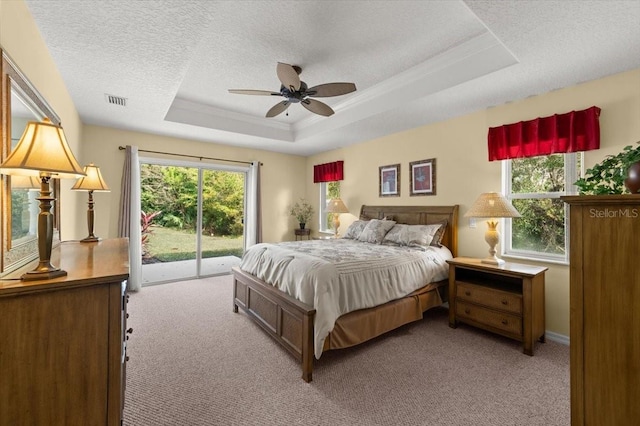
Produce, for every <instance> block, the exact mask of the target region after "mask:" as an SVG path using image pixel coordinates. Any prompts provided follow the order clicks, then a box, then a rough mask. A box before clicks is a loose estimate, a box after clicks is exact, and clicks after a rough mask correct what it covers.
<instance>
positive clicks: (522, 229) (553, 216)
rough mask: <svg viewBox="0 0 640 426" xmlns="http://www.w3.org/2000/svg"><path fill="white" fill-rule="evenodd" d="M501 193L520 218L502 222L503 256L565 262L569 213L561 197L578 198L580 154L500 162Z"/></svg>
mask: <svg viewBox="0 0 640 426" xmlns="http://www.w3.org/2000/svg"><path fill="white" fill-rule="evenodd" d="M502 166H503V169H502V170H503V173H502V176H503V192H504V194H505V195H506V197H507V198H508V199H510V200H511V202H512V203H513V206H514V207H515V208H516V209H517V210H518V212H520V214H521V215H522V217H520V218H514V219H506V220H505V230H504V245H503V247H504V254H505V255H506V256H513V257H522V258H527V259H534V260H544V261H551V262H560V263H567V262H568V256H569V254H568V252H567V247H568V246H569V245H568V241H569V239H568V238H569V236H568V229H569V227H568V209H567V208H566V207H565V204H564V202H563V201H562V200H560V197H561V196H563V195H572V194H577V188H576V186H575V185H574V184H573V183H574V182H575V181H576V180H577V179H578V178H579V177H580V176H581V175H582V173H581V171H582V153H570V154H552V155H543V156H537V157H528V158H518V159H513V160H503V162H502Z"/></svg>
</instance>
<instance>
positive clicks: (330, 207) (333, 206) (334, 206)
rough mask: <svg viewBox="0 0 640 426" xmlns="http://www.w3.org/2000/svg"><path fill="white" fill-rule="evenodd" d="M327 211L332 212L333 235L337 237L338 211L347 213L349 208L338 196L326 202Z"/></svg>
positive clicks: (338, 226) (338, 225)
mask: <svg viewBox="0 0 640 426" xmlns="http://www.w3.org/2000/svg"><path fill="white" fill-rule="evenodd" d="M326 211H327V213H333V237H334V238H338V228H340V213H349V209H348V208H347V206H345V205H344V203H343V202H342V200H341V199H340V198H334V199H333V200H329V202H328V203H327V210H326Z"/></svg>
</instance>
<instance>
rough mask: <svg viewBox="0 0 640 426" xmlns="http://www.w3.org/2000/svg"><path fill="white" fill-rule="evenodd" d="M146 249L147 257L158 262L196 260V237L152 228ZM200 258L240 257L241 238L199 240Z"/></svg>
mask: <svg viewBox="0 0 640 426" xmlns="http://www.w3.org/2000/svg"><path fill="white" fill-rule="evenodd" d="M151 229H152V232H151V234H150V235H149V240H148V242H147V249H148V250H149V256H150V257H151V258H152V259H156V260H157V261H160V262H175V261H178V260H189V259H195V258H196V253H195V249H196V235H195V234H194V233H192V232H187V231H178V230H176V229H170V228H163V227H159V226H152V227H151ZM201 244H202V257H203V258H207V257H220V256H238V257H242V245H243V238H242V236H239V237H211V236H208V235H203V236H202V239H201Z"/></svg>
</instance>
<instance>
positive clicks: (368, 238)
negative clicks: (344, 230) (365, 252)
mask: <svg viewBox="0 0 640 426" xmlns="http://www.w3.org/2000/svg"><path fill="white" fill-rule="evenodd" d="M395 224H396V222H395V221H394V220H378V219H371V220H370V221H369V223H367V226H365V227H364V229H363V230H362V233H361V234H360V236H359V237H358V241H362V242H365V243H372V244H380V243H382V240H384V236H385V235H387V232H389V231H390V230H391V228H393V225H395Z"/></svg>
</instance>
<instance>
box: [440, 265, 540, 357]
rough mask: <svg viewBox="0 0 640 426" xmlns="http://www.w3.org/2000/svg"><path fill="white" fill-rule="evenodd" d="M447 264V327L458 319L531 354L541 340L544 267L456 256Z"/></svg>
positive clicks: (454, 325) (454, 323)
mask: <svg viewBox="0 0 640 426" xmlns="http://www.w3.org/2000/svg"><path fill="white" fill-rule="evenodd" d="M447 262H448V263H449V326H450V327H451V328H456V327H457V324H458V322H463V323H466V324H469V325H473V326H475V327H479V328H483V329H485V330H488V331H491V332H494V333H497V334H501V335H503V336H506V337H510V338H512V339H515V340H518V341H520V342H522V351H523V352H524V353H525V354H527V355H533V349H534V343H535V341H536V340H540V341H541V342H544V338H545V337H544V334H545V325H544V324H545V318H544V278H545V277H544V274H545V271H546V270H547V268H544V267H540V266H531V265H521V264H518V263H510V262H507V263H505V264H504V265H501V266H497V265H491V264H486V263H482V262H481V261H480V259H472V258H465V257H456V258H454V259H451V260H447Z"/></svg>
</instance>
